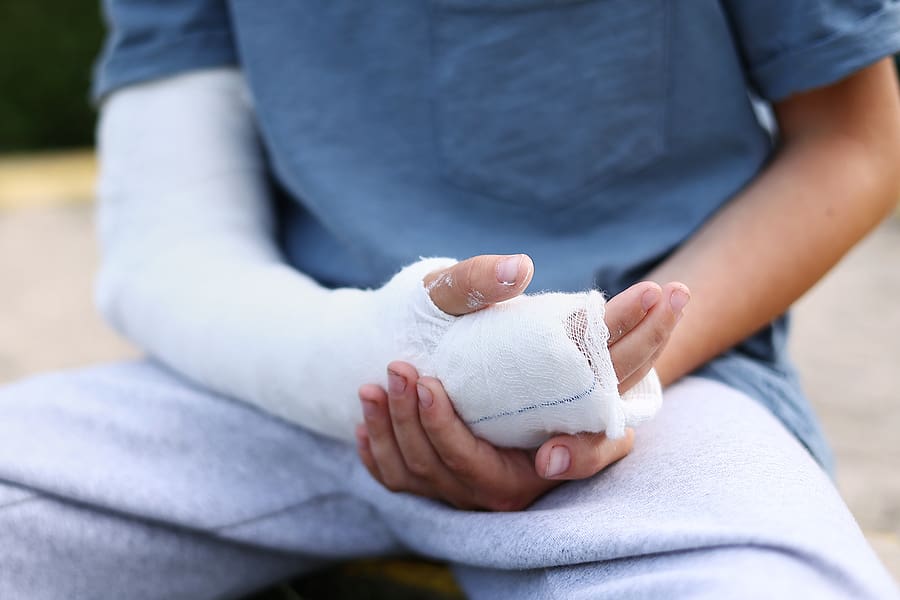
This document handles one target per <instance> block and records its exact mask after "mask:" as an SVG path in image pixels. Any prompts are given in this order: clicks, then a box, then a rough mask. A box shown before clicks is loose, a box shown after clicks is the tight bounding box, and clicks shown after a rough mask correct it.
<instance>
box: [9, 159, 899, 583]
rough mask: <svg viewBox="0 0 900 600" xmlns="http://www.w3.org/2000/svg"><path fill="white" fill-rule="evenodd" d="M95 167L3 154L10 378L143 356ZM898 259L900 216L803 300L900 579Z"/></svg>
mask: <svg viewBox="0 0 900 600" xmlns="http://www.w3.org/2000/svg"><path fill="white" fill-rule="evenodd" d="M75 163H77V165H78V166H74V167H73V164H75ZM90 168H91V163H90V161H89V159H87V158H85V157H84V156H81V157H76V158H75V160H74V163H73V162H72V161H71V160H70V159H68V158H64V159H62V160H61V161H56V160H54V159H48V160H43V161H41V162H39V163H34V162H33V161H24V160H14V161H9V160H6V161H4V160H0V382H3V381H10V380H12V379H16V378H19V377H22V376H25V375H28V374H31V373H38V372H42V371H48V370H52V369H59V368H64V367H73V366H78V365H85V364H91V363H96V362H102V361H106V360H112V359H116V358H120V357H125V356H133V355H135V351H134V350H133V349H132V348H131V347H130V346H129V345H128V344H126V343H124V342H123V341H122V340H120V339H118V338H117V337H116V336H115V335H113V334H112V333H111V332H110V331H109V330H108V329H107V328H106V327H105V326H104V325H103V324H102V323H101V322H100V320H99V319H98V318H97V317H96V315H95V314H94V312H93V309H92V306H91V297H90V280H91V274H92V271H93V269H94V265H95V263H96V248H95V245H94V242H93V234H92V224H91V209H90V207H89V205H88V204H86V203H85V202H84V199H85V198H87V197H89V196H90V194H91V191H90V176H89V173H90ZM48 173H49V174H50V175H48ZM29 182H30V183H29ZM898 257H900V216H898V217H894V218H892V219H890V220H889V221H888V222H886V223H885V224H884V225H883V226H882V227H881V228H879V229H878V231H876V232H875V234H874V235H872V236H871V237H870V238H868V239H867V240H866V241H865V242H863V243H862V244H861V245H860V246H858V247H857V248H856V249H855V250H854V251H853V252H852V253H851V254H850V256H848V257H847V258H846V259H845V260H844V262H843V263H841V264H840V265H839V266H838V267H837V268H836V269H835V270H834V271H833V272H832V273H831V274H830V275H829V276H828V277H827V278H826V279H825V280H824V281H823V282H821V283H820V284H819V286H817V287H816V288H815V289H814V290H813V291H812V292H810V293H809V294H807V296H806V297H804V298H803V299H802V300H801V301H800V303H799V304H798V306H797V310H796V311H795V316H796V321H795V325H796V330H795V331H796V335H795V343H794V351H795V355H796V358H797V362H798V363H799V365H800V367H801V370H802V372H803V375H804V379H805V382H806V385H807V388H808V390H809V393H810V396H811V397H812V399H813V402H814V403H815V406H816V408H817V410H818V411H819V414H820V416H821V418H822V421H823V423H824V425H825V429H826V431H827V433H828V436H829V438H830V440H831V442H832V444H833V445H834V448H835V450H836V453H837V457H838V461H839V471H838V484H839V486H840V488H841V491H842V493H843V494H844V497H845V498H846V499H847V502H848V504H849V505H850V507H851V509H852V510H853V512H854V514H855V515H856V517H857V519H858V520H859V522H860V525H861V526H862V528H863V529H864V531H865V532H866V535H867V536H868V538H869V539H870V541H871V542H872V544H873V546H874V547H875V549H876V551H878V553H879V555H880V556H881V557H882V559H883V560H884V562H885V563H886V564H887V565H888V568H889V569H890V570H891V572H892V573H893V574H894V576H895V577H896V578H898V580H900V435H898V433H900V305H898V298H900V269H898Z"/></svg>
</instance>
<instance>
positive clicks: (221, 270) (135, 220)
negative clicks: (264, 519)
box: [97, 69, 659, 446]
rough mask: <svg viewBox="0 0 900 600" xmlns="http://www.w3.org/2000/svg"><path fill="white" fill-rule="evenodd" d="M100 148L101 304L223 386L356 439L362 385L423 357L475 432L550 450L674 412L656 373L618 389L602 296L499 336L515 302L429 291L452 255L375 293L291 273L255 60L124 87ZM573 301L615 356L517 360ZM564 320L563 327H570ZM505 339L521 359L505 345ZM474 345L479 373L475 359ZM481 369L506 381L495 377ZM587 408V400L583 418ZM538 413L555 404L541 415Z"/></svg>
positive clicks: (131, 332) (558, 326)
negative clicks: (568, 436)
mask: <svg viewBox="0 0 900 600" xmlns="http://www.w3.org/2000/svg"><path fill="white" fill-rule="evenodd" d="M99 152H100V160H101V173H100V185H99V195H100V201H101V202H100V208H99V232H100V238H101V243H102V249H103V262H102V266H101V270H100V275H99V278H98V283H97V298H98V304H99V306H100V309H101V312H102V313H103V314H104V316H105V317H106V318H107V320H108V321H109V322H110V323H111V324H112V325H113V326H114V327H116V328H117V329H118V330H119V331H121V332H122V333H123V334H124V335H126V336H127V337H128V338H130V339H132V340H133V341H135V342H136V343H137V344H138V345H140V346H141V347H142V348H144V349H145V350H147V351H148V352H149V353H150V354H151V355H153V356H154V357H156V358H157V359H159V360H161V361H162V362H164V363H166V364H167V365H169V366H171V367H172V368H173V369H175V370H176V371H178V372H180V373H182V374H184V375H186V376H187V377H189V378H190V379H193V380H195V381H197V382H199V383H201V384H203V385H205V386H207V387H209V388H211V389H213V390H215V391H218V392H220V393H223V394H225V395H228V396H232V397H235V398H238V399H241V400H244V401H247V402H251V403H253V404H255V405H257V406H259V407H261V408H262V409H264V410H266V411H268V412H271V413H274V414H276V415H279V416H281V417H283V418H286V419H288V420H290V421H293V422H295V423H298V424H300V425H302V426H304V427H307V428H310V429H312V430H314V431H317V432H320V433H323V434H326V435H330V436H333V437H339V438H342V439H346V440H351V439H352V438H353V430H354V426H355V424H356V423H358V422H361V413H360V409H359V403H358V400H357V396H356V390H357V388H358V386H359V385H361V384H363V383H378V382H382V383H383V382H384V381H385V367H386V365H387V363H388V362H390V361H391V360H409V361H410V362H412V363H413V364H415V365H416V366H417V367H419V369H420V372H422V373H423V374H429V375H435V376H438V377H439V378H441V380H442V381H443V382H444V384H445V387H447V389H448V392H449V393H450V394H451V397H453V398H454V403H455V405H456V407H457V410H458V412H460V414H461V416H463V418H465V419H466V420H467V421H468V422H470V423H471V424H472V426H473V428H474V429H475V431H476V433H479V435H482V436H483V437H485V438H486V439H488V440H490V441H494V442H495V443H500V444H503V445H512V446H532V445H535V444H537V443H540V441H542V439H546V437H548V435H549V433H550V432H553V431H566V432H572V433H574V432H575V431H581V430H592V431H600V430H603V429H608V430H609V433H610V434H611V435H617V434H621V430H622V428H623V427H624V426H625V425H631V424H636V423H637V422H639V421H640V420H642V419H644V418H646V417H647V416H649V415H651V414H652V413H653V412H655V406H658V395H659V394H658V383H655V377H652V378H649V379H648V380H647V382H649V383H647V382H645V384H646V385H645V388H646V389H644V388H640V386H639V388H640V389H639V390H638V392H639V393H643V394H644V395H645V396H646V397H647V398H646V399H645V400H646V401H644V402H643V404H641V402H638V401H635V402H623V401H622V400H621V399H619V398H618V395H617V394H615V389H614V388H615V381H614V376H613V379H612V383H611V384H610V382H609V380H608V375H609V374H610V373H612V366H611V363H609V359H608V351H606V348H605V338H602V335H600V334H603V335H605V333H603V332H605V326H604V325H603V324H602V316H603V313H602V311H603V303H602V299H598V298H599V296H598V295H596V293H594V294H591V295H588V294H574V295H573V294H569V295H562V294H554V295H544V296H538V297H533V298H534V300H532V299H531V298H522V299H520V300H517V301H515V302H512V303H509V306H508V307H506V308H504V309H503V314H505V315H507V316H506V317H505V318H507V319H509V318H513V319H515V320H516V322H523V319H524V322H527V323H529V325H528V327H527V331H528V334H527V335H523V336H517V337H520V338H522V339H521V340H512V339H505V338H504V340H502V341H500V342H497V341H496V340H500V338H498V337H497V336H496V335H493V334H491V333H490V332H489V333H488V334H485V333H484V327H485V326H490V322H491V320H494V319H492V317H491V315H492V314H494V313H496V314H497V319H501V320H502V318H501V317H500V311H497V310H496V309H488V310H486V311H482V313H477V315H478V317H477V318H470V317H461V318H454V317H450V316H448V315H445V314H443V313H442V312H441V311H439V310H438V309H437V308H436V307H435V306H434V305H433V304H432V303H431V301H430V299H429V298H428V294H427V291H426V290H425V289H424V287H423V286H422V277H423V276H424V275H425V274H427V273H428V272H430V271H433V270H435V269H437V268H441V267H443V266H447V265H449V264H453V262H454V261H453V260H452V259H429V260H423V261H420V262H418V263H415V264H414V265H411V266H410V267H407V268H406V269H404V270H403V271H402V272H401V273H400V274H399V275H397V276H396V277H395V278H394V279H392V280H391V282H389V283H388V284H387V285H385V286H384V287H383V288H380V289H379V290H374V291H371V290H356V289H340V290H327V289H325V288H323V287H321V286H319V285H318V284H317V283H316V282H315V281H313V280H312V279H311V278H309V277H307V276H305V275H304V274H302V273H300V272H298V271H296V270H294V269H292V268H291V267H290V266H289V265H287V264H286V263H285V262H284V260H283V258H282V257H281V255H280V253H279V250H278V249H277V247H276V245H275V242H274V223H273V215H272V213H271V210H270V204H269V198H268V189H267V176H266V165H265V163H264V159H263V153H262V149H261V147H260V144H259V141H258V139H257V134H256V129H255V120H254V116H253V112H252V109H251V106H250V101H249V98H248V94H247V92H246V89H245V85H244V82H243V79H242V76H241V74H240V73H239V72H238V71H235V70H230V69H216V70H209V71H202V72H195V73H190V74H186V75H179V76H176V77H171V78H168V79H164V80H160V81H155V82H151V83H144V84H139V85H135V86H132V87H128V88H124V89H122V90H120V91H117V92H115V93H114V94H113V95H112V96H111V97H110V98H109V99H108V100H107V101H106V102H105V103H104V105H103V108H102V112H101V120H100V126H99ZM557 296H558V297H559V301H558V302H557V303H556V304H554V305H553V306H555V307H556V308H554V309H553V310H551V312H555V313H560V308H559V307H560V306H565V307H566V308H565V314H571V313H572V312H573V310H574V311H575V312H579V311H580V312H582V313H584V314H587V315H589V316H590V318H589V320H591V321H592V323H593V324H594V325H597V327H599V328H600V329H601V330H602V331H601V332H600V333H598V335H600V337H601V338H602V339H600V342H601V343H600V344H599V345H600V346H602V348H600V349H595V350H596V351H597V352H599V354H596V356H594V355H590V354H589V356H591V359H592V363H591V364H588V361H586V360H584V359H583V357H584V356H585V351H584V349H583V348H577V347H576V345H575V343H574V342H571V340H569V342H570V343H564V342H559V343H558V344H556V346H554V344H552V343H551V344H549V346H548V345H547V343H546V341H544V342H540V345H542V346H543V350H542V351H541V352H539V353H538V354H535V353H533V352H530V349H532V348H534V346H533V344H534V343H535V342H534V341H532V342H531V344H530V345H529V346H528V347H525V348H523V349H522V350H521V353H523V354H525V355H528V356H526V358H527V359H528V360H525V361H524V362H523V361H519V363H515V360H516V356H520V353H519V352H518V351H516V352H514V353H513V355H510V354H508V351H510V350H511V349H512V348H514V347H515V346H514V345H512V342H514V341H515V343H516V344H518V343H520V342H522V343H525V342H527V340H535V339H538V340H539V339H540V336H541V335H542V334H541V333H540V332H536V328H538V329H539V328H540V327H539V326H540V322H539V321H540V319H537V320H536V319H535V318H534V317H532V316H529V315H530V314H531V313H529V312H528V311H529V310H531V311H532V312H533V311H534V310H535V309H539V308H540V306H545V307H547V306H549V304H548V302H549V300H548V298H551V297H557ZM539 298H544V300H537V299H539ZM573 302H574V304H573ZM560 303H562V304H560ZM504 304H507V303H504ZM588 305H590V306H592V307H593V308H592V309H590V310H588V309H587V308H585V307H587V306H588ZM529 306H530V307H531V308H530V309H529ZM497 308H500V307H497ZM585 311H587V312H585ZM598 311H599V313H598ZM545 313H546V311H545ZM535 314H537V313H535ZM541 314H544V313H541ZM560 314H562V313H560ZM598 314H599V325H598V324H597V323H596V321H597V320H598V319H597V315H598ZM474 316H475V315H473V317H474ZM538 316H540V315H538ZM557 316H558V315H557ZM564 320H565V318H563V321H564ZM558 321H559V318H556V322H554V324H552V327H549V329H548V328H546V327H545V328H544V329H548V331H549V330H550V329H552V331H551V332H550V333H547V334H546V335H547V336H551V337H552V336H556V338H560V336H559V332H562V336H563V337H565V336H566V335H568V336H569V337H571V336H572V334H571V331H570V330H567V329H566V328H565V327H566V324H565V323H558ZM497 325H500V323H499V320H498V322H497ZM509 325H510V323H505V324H503V326H502V328H501V329H500V331H502V330H503V329H507V328H508V326H509ZM569 329H571V324H569ZM517 330H518V328H517ZM542 331H543V330H542ZM567 331H569V333H568V334H567V333H566V332H567ZM451 333H452V335H450V334H451ZM445 334H447V335H445ZM473 336H475V337H473ZM545 337H546V336H545ZM554 339H555V338H554ZM560 339H561V338H560ZM598 339H599V338H598ZM491 340H494V341H491ZM497 343H500V344H501V346H502V348H500V352H501V354H503V349H504V348H505V349H506V350H507V353H506V354H503V355H502V356H501V355H498V354H497V352H498V349H497V347H495V346H496V344H497ZM472 344H475V346H474V347H473V346H472ZM582 345H583V344H582ZM562 346H567V348H566V350H565V351H568V352H569V354H568V355H565V356H566V357H567V358H565V360H563V359H562V358H559V359H558V360H556V361H555V362H557V363H559V362H560V361H562V363H564V365H563V366H565V365H568V364H570V363H571V362H572V356H574V360H575V362H578V363H579V364H578V365H576V367H575V370H576V371H577V372H575V373H574V374H572V375H571V377H569V379H571V382H569V381H568V380H567V378H566V377H561V378H560V377H555V379H552V381H551V383H552V389H550V390H548V391H546V393H544V392H540V390H536V389H535V382H536V381H537V382H538V383H540V382H541V381H544V386H545V387H546V385H547V378H546V377H545V375H544V374H542V373H540V372H539V373H537V376H536V378H535V377H532V376H531V375H532V373H531V371H532V370H533V368H537V369H538V370H539V371H540V368H541V367H540V365H541V364H546V363H548V358H547V356H546V355H547V352H548V348H549V349H550V350H553V349H554V348H557V347H562ZM573 348H574V349H575V354H574V355H572V349H573ZM460 349H462V350H460ZM565 351H564V352H565ZM478 352H480V353H478ZM579 352H580V353H579ZM466 355H469V356H470V357H471V359H472V360H475V361H476V362H477V363H478V365H479V367H480V368H479V369H474V370H473V369H471V368H466V367H465V365H463V364H460V360H465V359H466ZM554 356H556V355H554ZM579 358H581V360H580V361H579V360H578V359H579ZM551 359H552V357H551ZM511 360H512V361H513V363H515V364H514V367H513V368H510V366H509V365H510V361H511ZM550 362H554V361H553V360H551V361H550ZM562 363H561V364H562ZM557 366H559V365H557ZM526 367H527V368H526ZM570 369H571V367H570ZM585 369H586V370H585ZM598 369H599V371H598ZM604 370H605V371H604ZM450 371H456V372H458V373H459V376H458V377H456V378H454V373H452V372H450ZM475 372H479V373H481V374H484V375H487V374H488V373H489V372H493V373H495V375H496V374H497V373H500V375H498V376H497V377H492V383H490V384H489V385H488V386H487V387H486V388H485V387H484V386H483V385H481V384H479V383H478V380H477V379H473V378H472V374H473V373H475ZM592 372H593V374H592ZM601 372H602V377H603V380H604V381H601V380H600V379H597V377H600V373H601ZM585 373H586V374H587V375H585ZM595 379H596V380H597V381H601V385H593V384H592V382H593V381H595ZM585 384H589V385H587V387H586V386H585ZM509 385H513V386H514V387H513V389H509V387H508V386H509ZM654 385H656V387H655V388H654V387H653V386H654ZM610 386H611V388H610ZM647 386H649V387H647ZM476 388H477V389H476ZM582 388H583V389H582ZM599 388H603V389H602V390H601V389H599ZM641 389H643V392H642V391H640V390H641ZM454 390H456V392H455V393H454ZM501 390H502V391H501ZM523 392H526V395H525V397H523V396H522V394H523ZM541 394H544V396H546V398H544V397H543V396H542V395H541ZM585 394H587V395H585ZM651 396H652V397H651ZM570 397H571V398H570ZM554 398H555V399H554ZM626 400H628V398H627V397H626ZM542 403H543V405H542ZM654 403H655V404H654ZM544 405H546V406H544ZM576 405H580V406H582V408H581V409H579V411H574V412H573V407H574V406H576ZM630 405H633V407H634V409H633V410H632V409H630V408H629V406H630ZM554 407H562V408H554ZM547 409H550V410H549V411H548V410H547ZM537 413H546V414H545V417H543V418H540V419H538V420H535V417H534V415H535V414H537ZM595 413H596V414H595ZM547 415H549V418H547ZM554 415H556V416H555V417H554Z"/></svg>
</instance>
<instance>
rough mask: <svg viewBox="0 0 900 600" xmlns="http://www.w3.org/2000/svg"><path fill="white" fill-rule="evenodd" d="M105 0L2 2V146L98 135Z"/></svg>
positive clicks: (54, 143) (82, 141)
mask: <svg viewBox="0 0 900 600" xmlns="http://www.w3.org/2000/svg"><path fill="white" fill-rule="evenodd" d="M102 40H103V23H102V20H101V17H100V0H0V152H9V151H22V150H33V149H42V148H61V147H67V146H84V145H88V144H90V143H91V142H92V140H93V128H94V111H93V108H92V107H91V104H90V98H89V96H88V94H89V87H90V80H91V69H92V67H93V62H94V59H95V57H96V56H97V54H98V52H99V51H100V46H101V44H102Z"/></svg>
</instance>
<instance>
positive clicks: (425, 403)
mask: <svg viewBox="0 0 900 600" xmlns="http://www.w3.org/2000/svg"><path fill="white" fill-rule="evenodd" d="M416 393H417V394H418V396H419V407H420V408H423V409H425V410H428V409H429V408H431V405H432V404H434V395H433V394H432V393H431V390H430V389H428V388H427V387H426V386H424V385H422V384H421V383H418V384H416Z"/></svg>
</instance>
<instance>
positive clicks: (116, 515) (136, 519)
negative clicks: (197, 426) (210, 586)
mask: <svg viewBox="0 0 900 600" xmlns="http://www.w3.org/2000/svg"><path fill="white" fill-rule="evenodd" d="M0 482H3V483H9V482H8V481H7V480H3V479H0ZM10 485H16V484H13V483H10ZM19 487H20V486H19ZM28 490H29V491H33V493H34V495H33V496H31V497H30V498H25V499H23V500H22V503H24V502H26V501H37V500H47V501H50V502H57V503H59V504H62V505H64V506H69V507H72V508H75V509H78V510H84V511H87V512H91V513H95V514H97V515H100V516H104V517H110V518H113V519H118V520H122V521H130V522H133V523H138V524H141V525H146V526H149V527H152V528H159V529H163V530H166V531H169V532H171V533H174V534H182V535H187V536H194V537H200V538H206V539H207V540H209V541H214V542H216V543H221V544H226V545H229V546H236V547H240V548H247V549H249V550H258V551H260V552H268V553H273V554H281V555H285V556H294V555H296V554H298V553H296V552H291V551H288V550H284V549H283V548H275V547H271V546H267V545H261V544H254V543H251V542H246V541H243V540H236V539H232V538H230V537H221V536H219V535H216V534H217V531H216V530H215V529H210V528H207V527H192V526H189V525H183V524H181V523H173V522H171V521H166V520H163V519H160V518H155V517H149V516H146V515H140V514H135V513H130V512H127V511H124V510H119V509H115V508H110V507H108V506H104V505H99V504H92V503H91V502H88V501H84V500H78V499H76V498H70V497H68V496H63V495H61V494H57V493H55V492H49V491H46V490H34V488H28ZM18 503H19V501H14V502H13V504H18Z"/></svg>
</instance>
